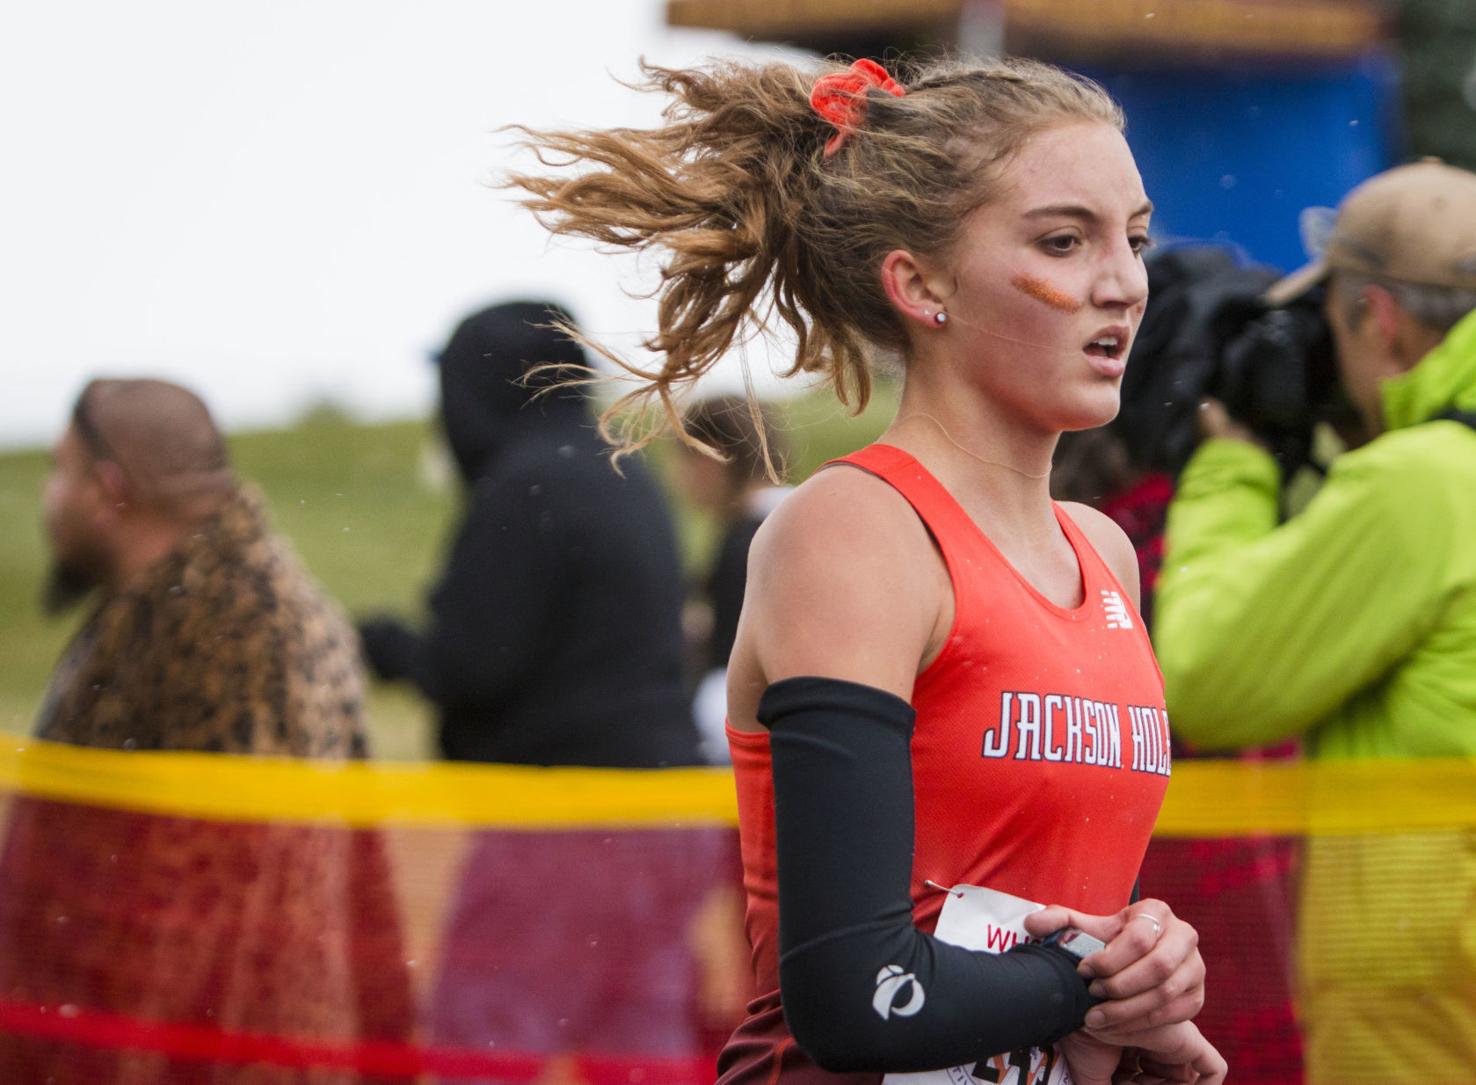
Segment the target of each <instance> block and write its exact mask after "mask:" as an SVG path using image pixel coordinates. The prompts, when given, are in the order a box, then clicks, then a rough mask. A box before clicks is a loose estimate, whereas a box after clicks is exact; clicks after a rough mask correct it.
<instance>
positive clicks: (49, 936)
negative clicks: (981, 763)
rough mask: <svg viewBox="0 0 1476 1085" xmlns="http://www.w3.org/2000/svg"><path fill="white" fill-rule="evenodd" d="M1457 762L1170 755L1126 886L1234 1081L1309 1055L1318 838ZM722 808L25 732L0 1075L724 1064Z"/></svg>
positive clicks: (676, 776) (0, 951) (1442, 818)
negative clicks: (51, 738)
mask: <svg viewBox="0 0 1476 1085" xmlns="http://www.w3.org/2000/svg"><path fill="white" fill-rule="evenodd" d="M1473 783H1476V766H1473V764H1472V763H1470V762H1464V761H1461V762H1444V761H1427V762H1407V763H1395V764H1390V763H1367V764H1366V763H1356V764H1349V765H1341V766H1324V765H1308V764H1304V763H1299V762H1290V763H1281V762H1262V763H1241V762H1189V763H1184V764H1181V765H1180V766H1178V767H1177V768H1176V770H1175V777H1174V780H1173V783H1172V785H1171V787H1170V791H1169V797H1168V800H1167V802H1166V804H1165V807H1164V811H1163V815H1162V818H1161V820H1160V825H1159V836H1158V838H1157V839H1156V840H1155V842H1154V845H1153V847H1152V849H1151V850H1150V854H1149V857H1148V861H1147V862H1146V863H1145V865H1144V869H1143V875H1142V888H1143V892H1144V894H1145V895H1152V896H1161V897H1163V898H1164V899H1166V900H1168V901H1169V902H1170V903H1171V904H1172V905H1173V906H1174V908H1175V910H1176V911H1177V912H1179V914H1181V915H1183V916H1185V917H1186V918H1188V919H1189V920H1190V921H1191V922H1193V923H1194V924H1195V925H1196V926H1197V928H1198V929H1199V930H1200V932H1201V938H1202V947H1203V951H1204V954H1205V957H1206V960H1207V962H1208V964H1209V967H1210V970H1211V979H1210V984H1209V1001H1208V1004H1207V1006H1206V1010H1205V1013H1204V1015H1203V1016H1202V1018H1201V1024H1202V1026H1203V1027H1204V1029H1205V1031H1206V1033H1207V1034H1208V1035H1210V1036H1211V1038H1212V1039H1214V1040H1216V1041H1217V1043H1219V1044H1220V1046H1221V1049H1222V1050H1223V1051H1225V1053H1226V1055H1227V1057H1229V1058H1230V1060H1231V1065H1232V1067H1233V1068H1234V1071H1235V1075H1234V1076H1235V1080H1236V1081H1238V1082H1266V1083H1271V1082H1292V1081H1299V1080H1301V1066H1302V1059H1303V1055H1304V1052H1303V1046H1304V1036H1303V1033H1302V1031H1301V1027H1300V1020H1299V1017H1298V1016H1297V1015H1298V1013H1299V1012H1300V1010H1299V1009H1298V1010H1294V1009H1293V1005H1294V1001H1295V1000H1296V999H1299V998H1300V997H1301V992H1302V986H1300V985H1299V977H1298V973H1297V971H1296V969H1294V967H1293V961H1295V960H1296V959H1297V956H1298V954H1297V949H1296V947H1295V945H1294V942H1295V939H1296V930H1297V924H1296V910H1297V902H1298V900H1300V899H1301V894H1302V892H1303V890H1304V889H1305V886H1302V885H1301V883H1302V882H1303V881H1304V880H1305V876H1306V875H1307V873H1308V871H1307V869H1306V868H1307V865H1308V857H1309V856H1313V860H1314V861H1313V863H1312V866H1313V868H1314V871H1313V872H1314V873H1315V868H1316V862H1315V855H1314V854H1313V852H1312V850H1311V849H1310V848H1309V846H1308V845H1309V842H1310V843H1316V844H1322V845H1326V846H1328V847H1331V848H1334V849H1342V851H1341V852H1339V856H1338V858H1337V861H1336V863H1335V864H1333V866H1334V869H1336V870H1337V871H1345V868H1347V869H1352V868H1357V869H1361V870H1363V871H1364V872H1365V873H1366V872H1367V870H1368V869H1371V868H1369V867H1367V865H1366V863H1365V860H1366V859H1367V853H1368V848H1366V847H1362V846H1361V845H1362V844H1367V843H1369V842H1370V841H1375V842H1381V845H1382V847H1383V848H1384V854H1385V859H1386V860H1388V861H1395V862H1398V861H1405V860H1411V857H1417V853H1416V852H1413V851H1411V850H1410V848H1411V846H1412V845H1411V843H1410V842H1411V841H1415V842H1418V841H1427V840H1430V839H1435V840H1452V841H1457V842H1459V843H1460V844H1461V845H1463V844H1464V841H1465V840H1466V839H1467V837H1468V835H1469V831H1470V830H1471V829H1472V828H1473V827H1476V787H1473V786H1472V785H1473ZM735 820H736V811H735V803H734V798H733V787H732V780H731V776H730V775H729V774H728V773H726V772H725V771H722V770H706V769H672V770H653V771H645V770H600V769H528V768H512V767H501V766H469V765H445V764H433V765H400V764H337V763H335V764H327V763H310V762H301V761H285V760H283V761H277V760H270V759H256V758H243V757H232V756H228V755H210V754H193V753H134V752H128V753H123V752H113V751H100V750H85V749H77V748H72V747H59V746H53V745H49V744H45V743H39V742H34V741H24V742H13V743H11V744H10V745H9V746H8V747H7V748H5V749H3V750H0V832H3V847H0V1082H5V1083H9V1082H55V1083H57V1085H66V1083H70V1082H77V1083H82V1082H86V1083H89V1085H90V1083H96V1082H121V1083H129V1085H145V1083H147V1085H157V1083H165V1082H180V1083H185V1082H189V1083H196V1082H207V1083H225V1082H229V1083H231V1085H246V1083H251V1085H256V1083H272V1085H275V1083H279V1082H281V1083H285V1082H302V1083H320V1082H322V1083H328V1082H331V1083H335V1085H336V1083H344V1085H348V1083H369V1082H432V1081H445V1082H508V1083H524V1082H528V1083H549V1085H554V1083H557V1085H574V1083H579V1082H587V1083H590V1085H688V1083H694V1085H695V1083H700V1082H706V1081H710V1080H712V1077H713V1064H714V1057H715V1053H716V1050H717V1048H718V1047H719V1046H720V1045H721V1043H722V1041H723V1040H724V1039H725V1037H726V1034H727V1032H728V1031H729V1030H730V1029H731V1027H732V1025H733V1023H734V1019H735V1017H736V1015H737V1014H738V1013H739V1012H741V1004H742V1002H743V1000H744V998H745V997H746V995H747V994H748V992H747V989H746V984H747V963H746V950H745V948H744V947H743V945H742V933H741V922H740V921H741V890H740V887H739V872H738V858H737V840H736V834H735V832H734V829H733V826H734V823H735ZM1360 842H1361V844H1360ZM1354 844H1359V845H1360V846H1359V848H1358V850H1357V851H1356V853H1351V852H1349V851H1348V849H1349V848H1350V847H1351V846H1353V845H1354ZM1389 849H1392V851H1391V850H1389ZM1350 855H1351V859H1350ZM1418 855H1423V856H1425V857H1426V858H1428V857H1429V854H1428V851H1427V852H1419V853H1418ZM1391 856H1392V859H1390V857H1391ZM1401 857H1402V858H1401ZM1359 863H1365V865H1364V866H1362V867H1359V865H1358V864H1359ZM1456 880H1457V881H1459V879H1456ZM1423 888H1424V891H1425V893H1426V894H1427V895H1429V893H1430V892H1431V887H1430V886H1428V885H1426V886H1424V887H1423ZM1437 889H1438V887H1437ZM1437 895H1438V893H1437ZM1402 907H1403V904H1402V903H1401V900H1400V898H1399V896H1398V894H1395V895H1394V896H1393V897H1390V899H1389V902H1388V903H1387V905H1385V906H1383V911H1382V912H1380V906H1378V905H1377V904H1376V905H1375V907H1374V909H1373V911H1374V913H1375V916H1376V919H1378V920H1386V921H1389V922H1394V921H1395V917H1396V914H1397V912H1398V911H1399V909H1400V908H1402ZM1360 914H1362V915H1367V914H1368V913H1367V911H1366V910H1364V911H1363V912H1361V913H1360ZM1349 922H1351V920H1350V919H1349V917H1348V916H1344V915H1342V914H1340V913H1338V912H1336V910H1334V911H1333V912H1330V913H1328V914H1326V915H1323V916H1321V922H1320V923H1319V929H1320V930H1321V929H1323V928H1324V927H1325V928H1326V930H1327V931H1328V932H1330V933H1329V934H1328V937H1335V936H1336V935H1337V932H1338V931H1339V930H1340V929H1341V928H1340V926H1339V924H1344V925H1346V924H1347V923H1349ZM1419 933H1420V932H1419V931H1415V932H1414V933H1413V935H1411V937H1414V936H1415V935H1418V934H1419ZM1329 945H1331V946H1332V948H1331V949H1327V955H1328V956H1329V959H1332V958H1335V957H1336V945H1334V944H1333V943H1329ZM1303 948H1304V949H1305V947H1303ZM1324 948H1326V947H1324ZM1304 955H1305V954H1304ZM1335 963H1336V962H1335V961H1334V964H1335Z"/></svg>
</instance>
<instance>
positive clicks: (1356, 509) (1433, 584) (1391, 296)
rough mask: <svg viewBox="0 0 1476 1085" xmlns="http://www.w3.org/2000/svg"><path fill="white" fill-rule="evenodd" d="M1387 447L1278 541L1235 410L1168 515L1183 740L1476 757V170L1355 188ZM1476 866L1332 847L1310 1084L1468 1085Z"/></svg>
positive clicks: (1358, 346) (1357, 390)
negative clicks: (1464, 1084)
mask: <svg viewBox="0 0 1476 1085" xmlns="http://www.w3.org/2000/svg"><path fill="white" fill-rule="evenodd" d="M1318 286H1323V287H1325V290H1326V300H1325V305H1324V311H1325V316H1326V321H1327V324H1328V325H1329V326H1330V328H1331V331H1332V339H1333V344H1334V347H1335V355H1336V362H1337V370H1338V375H1339V378H1340V381H1341V385H1342V388H1343V390H1344V392H1345V394H1346V396H1347V398H1348V400H1349V401H1350V402H1351V404H1352V405H1353V407H1354V408H1355V409H1356V411H1357V412H1358V414H1359V416H1360V419H1361V422H1362V424H1363V429H1364V431H1365V432H1366V433H1367V434H1369V435H1373V438H1372V440H1370V441H1368V443H1367V444H1365V445H1363V446H1362V447H1360V448H1357V449H1355V450H1353V451H1350V452H1347V453H1345V454H1344V455H1342V456H1340V457H1338V459H1337V460H1335V461H1334V463H1333V465H1332V468H1331V470H1330V471H1329V473H1328V476H1327V480H1326V482H1325V483H1324V484H1323V486H1322V488H1321V490H1320V491H1319V492H1318V493H1317V494H1316V496H1315V497H1313V498H1312V500H1311V501H1310V502H1309V503H1308V504H1307V506H1306V508H1305V509H1303V510H1302V511H1301V512H1300V513H1298V514H1297V515H1295V516H1292V517H1291V518H1290V519H1288V520H1287V521H1286V522H1285V523H1280V522H1279V520H1280V513H1281V500H1282V492H1281V491H1282V482H1283V480H1282V472H1281V469H1280V467H1279V464H1278V460H1277V459H1276V457H1274V456H1273V455H1272V453H1271V452H1270V451H1269V450H1268V447H1267V445H1268V444H1269V443H1270V442H1269V440H1268V438H1267V436H1266V435H1265V433H1263V432H1261V431H1260V430H1259V429H1258V428H1257V427H1255V426H1254V425H1253V424H1247V423H1248V422H1249V423H1254V421H1255V420H1254V419H1248V420H1246V421H1242V420H1238V419H1236V418H1235V417H1232V416H1231V414H1230V413H1229V412H1227V410H1226V409H1225V406H1224V405H1223V404H1222V403H1221V402H1220V401H1218V400H1215V399H1207V400H1206V401H1205V402H1204V403H1203V404H1202V407H1201V410H1200V412H1199V413H1200V418H1201V428H1202V431H1203V433H1204V435H1205V438H1206V439H1205V440H1204V442H1203V444H1202V445H1201V446H1200V447H1199V449H1198V451H1197V452H1195V454H1194V455H1193V457H1192V458H1191V459H1190V460H1189V462H1188V464H1187V466H1186V467H1185V468H1184V471H1183V473H1182V475H1181V476H1180V478H1179V485H1178V490H1177V492H1176V494H1175V497H1174V500H1173V503H1172V505H1171V506H1170V510H1169V519H1168V534H1167V548H1166V557H1165V561H1164V569H1163V573H1162V576H1161V578H1160V581H1159V592H1158V618H1157V622H1158V624H1157V627H1156V630H1155V633H1156V636H1155V640H1156V642H1157V644H1158V650H1159V659H1160V662H1161V665H1162V667H1163V672H1164V677H1165V681H1166V685H1167V697H1168V705H1169V712H1170V715H1171V717H1172V719H1173V721H1174V725H1175V727H1176V728H1177V729H1178V731H1179V732H1180V733H1181V734H1183V735H1185V736H1187V737H1188V739H1189V740H1190V741H1191V742H1193V743H1196V744H1198V745H1202V746H1208V747H1218V748H1231V747H1239V746H1256V745H1264V744H1267V743H1270V742H1275V741H1278V740H1282V739H1286V738H1288V737H1292V736H1301V737H1302V740H1303V743H1304V748H1305V750H1306V752H1307V754H1308V755H1309V756H1311V757H1313V758H1320V759H1328V760H1331V759H1369V758H1389V759H1397V758H1409V757H1442V756H1443V757H1471V756H1473V755H1476V547H1473V545H1472V541H1471V540H1472V539H1473V538H1476V505H1473V503H1472V501H1471V495H1472V494H1476V428H1473V427H1476V313H1473V311H1476V174H1471V173H1468V172H1466V171H1464V170H1460V169H1456V168H1454V167H1451V166H1447V165H1444V164H1442V163H1440V162H1438V161H1433V160H1427V161H1422V162H1420V163H1417V164H1414V165H1408V166H1402V167H1398V168H1395V169H1392V170H1389V171H1387V172H1385V173H1382V174H1379V175H1378V176H1376V177H1374V178H1372V179H1371V180H1369V181H1367V182H1365V183H1363V184H1362V185H1359V186H1358V187H1357V188H1355V189H1354V190H1353V191H1352V192H1351V193H1349V194H1348V196H1347V197H1346V198H1345V199H1344V201H1343V202H1342V204H1341V205H1340V207H1339V209H1338V211H1337V213H1336V217H1335V219H1334V220H1333V222H1332V223H1331V229H1330V234H1329V236H1328V237H1327V240H1326V243H1325V245H1324V246H1323V248H1322V252H1321V254H1320V255H1319V256H1318V258H1317V259H1316V260H1315V261H1314V262H1313V263H1312V264H1310V265H1309V266H1307V267H1306V268H1304V269H1302V270H1301V271H1299V272H1297V273H1296V274H1294V275H1292V276H1289V277H1288V278H1286V279H1285V280H1283V281H1282V282H1280V283H1279V284H1277V285H1276V286H1274V287H1273V288H1272V289H1271V290H1270V291H1269V293H1268V295H1267V297H1268V300H1269V301H1271V302H1272V303H1273V304H1286V303H1290V302H1293V301H1295V300H1296V299H1298V298H1301V297H1303V296H1304V295H1306V294H1307V292H1308V291H1310V290H1312V289H1313V288H1315V287H1318ZM1473 903H1476V851H1473V848H1472V843H1471V835H1470V833H1469V832H1468V831H1464V830H1454V829H1452V830H1446V831H1444V832H1432V833H1424V834H1409V835H1403V836H1389V837H1331V836H1320V837H1315V838H1313V839H1312V840H1310V841H1309V843H1308V848H1307V853H1306V863H1305V871H1304V878H1303V900H1302V912H1301V915H1300V917H1299V935H1300V938H1299V949H1300V957H1301V961H1300V965H1301V980H1302V999H1303V1004H1304V1008H1305V1027H1306V1051H1307V1069H1308V1080H1309V1081H1311V1082H1314V1083H1332V1082H1336V1083H1339V1085H1348V1083H1354V1082H1414V1081H1465V1080H1470V1076H1471V1073H1472V1068H1473V1067H1476V954H1473V952H1472V949H1471V944H1470V939H1469V938H1468V937H1467V936H1466V935H1465V933H1464V931H1465V930H1466V928H1467V926H1468V923H1469V915H1470V910H1471V907H1472V906H1473Z"/></svg>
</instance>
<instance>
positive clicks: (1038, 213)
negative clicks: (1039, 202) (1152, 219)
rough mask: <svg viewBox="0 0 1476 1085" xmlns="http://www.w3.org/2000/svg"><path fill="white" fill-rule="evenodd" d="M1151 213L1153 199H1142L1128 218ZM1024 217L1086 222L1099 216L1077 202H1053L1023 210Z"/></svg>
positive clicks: (1092, 220) (1095, 219)
mask: <svg viewBox="0 0 1476 1085" xmlns="http://www.w3.org/2000/svg"><path fill="white" fill-rule="evenodd" d="M1151 214H1153V201H1152V200H1144V201H1143V205H1142V206H1141V207H1139V208H1138V209H1137V210H1136V211H1134V212H1133V213H1132V214H1131V215H1129V216H1128V218H1130V219H1135V218H1141V217H1142V216H1144V215H1151ZM1025 217H1026V218H1076V219H1084V220H1086V221H1088V222H1096V221H1097V220H1098V219H1100V218H1101V216H1100V215H1098V214H1097V213H1096V212H1095V211H1093V210H1092V209H1091V208H1090V207H1085V206H1083V205H1082V204H1078V203H1053V204H1049V205H1047V206H1045V207H1036V208H1033V209H1032V210H1029V211H1026V212H1025Z"/></svg>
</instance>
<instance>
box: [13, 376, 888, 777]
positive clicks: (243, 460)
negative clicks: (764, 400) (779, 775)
mask: <svg viewBox="0 0 1476 1085" xmlns="http://www.w3.org/2000/svg"><path fill="white" fill-rule="evenodd" d="M894 406H895V400H894V398H893V396H892V395H891V394H890V393H889V392H887V391H883V392H881V393H880V394H878V396H877V399H876V402H875V403H874V404H873V406H872V408H871V409H870V410H868V411H867V412H866V414H865V415H863V416H861V417H860V418H850V417H848V416H846V415H845V414H844V413H843V412H842V411H841V410H840V409H839V408H837V407H836V406H835V405H834V404H833V402H832V401H831V400H830V399H829V397H827V396H824V395H821V394H818V393H816V394H813V395H809V396H805V397H802V398H800V399H798V400H795V401H793V402H791V403H790V404H788V405H787V406H786V407H785V408H784V410H783V412H782V416H781V417H782V421H781V424H782V425H783V427H784V429H785V431H786V437H787V440H788V441H789V444H790V446H791V449H792V452H791V455H790V467H791V471H790V474H791V477H792V478H793V479H795V480H799V479H803V478H804V477H806V476H807V475H808V474H809V473H810V472H811V471H813V470H814V469H815V467H816V466H817V465H818V464H820V463H822V462H824V461H825V460H826V459H827V458H829V457H831V456H835V455H839V454H841V453H843V452H846V451H849V450H850V449H853V448H856V447H859V446H860V445H862V444H865V443H866V442H867V441H869V440H871V439H872V438H873V437H874V436H875V435H876V434H877V433H878V432H880V430H881V428H882V427H883V426H884V425H885V423H886V420H887V418H889V417H890V413H891V410H892V409H893V407H894ZM231 449H232V454H233V455H234V457H235V462H236V466H237V469H238V470H239V472H240V473H241V475H242V476H244V477H245V478H247V479H249V480H251V481H252V482H253V483H255V484H256V485H257V486H259V487H260V488H261V489H262V490H263V491H264V492H265V493H266V496H267V501H268V504H269V507H270V509H271V513H272V518H273V520H274V522H275V523H276V525H277V527H278V528H279V529H280V530H281V531H282V532H283V534H285V535H286V536H287V537H288V538H289V539H291V540H292V542H293V544H294V545H295V546H296V548H297V550H298V552H299V553H300V554H301V555H302V557H303V560H304V561H305V562H306V564H307V566H308V568H309V569H311V570H312V572H313V574H314V576H316V577H317V578H318V579H319V580H320V581H321V582H322V583H323V584H324V585H325V586H326V587H327V588H328V590H329V592H330V593H332V595H333V596H334V597H335V598H337V599H338V600H339V602H340V603H342V605H343V606H344V607H345V608H346V609H347V610H349V611H350V612H352V613H354V614H362V613H366V612H369V611H380V610H393V611H399V612H402V613H406V614H411V615H416V614H419V613H420V612H421V610H420V607H421V598H422V595H423V592H424V589H425V587H426V585H427V584H428V583H429V581H430V580H431V578H432V577H433V576H434V575H435V571H436V568H437V564H438V562H439V560H440V556H441V552H442V549H443V547H444V545H445V542H446V539H447V533H448V532H449V531H450V529H451V528H452V526H453V523H454V517H455V513H456V502H457V488H456V485H455V483H453V482H452V481H450V479H449V476H448V471H449V468H448V467H447V466H446V464H445V461H444V458H443V457H442V456H441V454H440V452H439V445H438V442H437V441H436V439H435V436H434V433H433V431H432V429H431V427H430V426H429V425H428V424H425V423H419V422H402V423H394V424H388V425H372V426H370V425H360V424H356V423H353V422H350V421H347V420H345V419H342V418H338V417H335V416H333V415H332V414H327V413H323V414H318V415H314V416H312V417H310V418H308V419H306V420H304V421H303V422H302V423H301V424H299V425H297V426H294V427H293V428H291V429H286V430H277V431H271V432H260V433H245V434H239V435H236V436H235V437H233V438H232V439H231ZM668 452H669V450H667V449H663V448H662V447H660V446H656V447H654V448H653V450H652V452H651V459H652V461H653V463H654V465H655V466H656V468H657V470H658V472H660V473H661V474H662V475H663V477H664V476H665V471H664V469H663V468H664V463H665V461H666V459H667V453H668ZM46 470H47V458H46V454H45V452H44V451H41V450H37V451H28V452H12V453H7V454H4V455H0V523H3V525H4V527H3V529H0V730H4V731H10V732H13V733H26V732H28V731H29V730H30V728H31V723H32V719H33V717H34V714H35V711H36V706H37V704H38V703H39V701H40V698H41V694H42V691H43V690H44V688H45V685H46V681H47V677H48V675H49V674H50V671H51V667H52V665H53V664H54V663H55V662H56V659H57V656H58V655H59V654H60V652H61V650H62V648H63V646H64V644H65V641H66V639H67V637H68V636H70V635H71V632H72V630H73V628H75V625H76V622H77V618H78V616H77V615H75V614H74V615H70V616H67V617H65V618H60V619H46V618H43V617H42V615H41V613H40V611H39V609H38V607H37V603H36V601H37V598H38V594H39V591H40V587H41V583H42V579H43V576H44V570H45V566H46V554H45V543H44V540H43V537H42V528H41V518H40V516H41V514H40V492H41V486H42V482H43V480H44V478H45V474H46ZM676 513H677V519H678V524H679V526H680V529H681V534H682V542H683V548H684V552H685V554H686V558H687V561H688V564H689V566H691V567H694V568H695V567H698V566H700V565H701V564H702V563H703V562H704V561H705V560H706V557H707V554H706V549H707V544H708V541H709V540H710V539H711V537H712V533H711V531H710V530H709V528H708V525H706V524H704V523H703V522H702V521H701V519H700V518H699V517H697V516H696V515H695V514H694V513H692V512H691V510H689V509H687V508H685V507H682V506H681V505H680V504H679V503H677V504H676ZM370 719H371V723H372V725H373V728H374V734H375V746H376V752H377V753H378V755H379V756H381V757H387V758H396V759H406V758H419V757H427V756H430V755H431V753H432V742H431V730H430V718H429V713H428V712H427V711H426V708H425V706H424V704H423V702H421V701H420V700H419V699H418V698H416V697H415V696H414V695H413V694H411V693H410V692H409V691H408V690H405V689H403V688H400V687H390V686H376V687H375V688H374V690H373V693H372V698H371V702H370Z"/></svg>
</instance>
